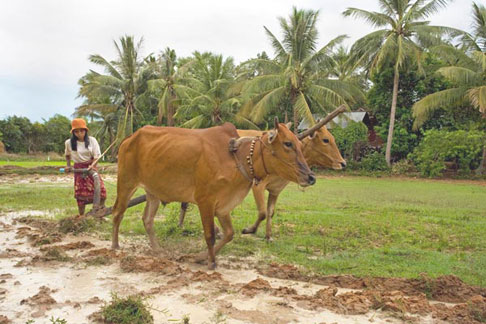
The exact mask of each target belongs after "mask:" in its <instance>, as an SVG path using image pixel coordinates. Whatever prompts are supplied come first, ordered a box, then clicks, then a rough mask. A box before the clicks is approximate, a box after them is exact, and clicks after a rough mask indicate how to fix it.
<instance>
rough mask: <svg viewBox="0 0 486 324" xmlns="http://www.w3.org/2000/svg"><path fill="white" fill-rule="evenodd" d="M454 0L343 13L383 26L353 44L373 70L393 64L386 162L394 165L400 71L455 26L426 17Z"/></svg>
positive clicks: (397, 1)
mask: <svg viewBox="0 0 486 324" xmlns="http://www.w3.org/2000/svg"><path fill="white" fill-rule="evenodd" d="M448 2H450V0H378V3H379V5H380V12H373V11H367V10H363V9H358V8H347V9H346V10H345V11H344V12H343V15H344V16H346V17H348V16H353V17H355V18H361V19H364V20H365V21H366V22H368V23H369V24H371V25H372V26H373V27H376V28H380V29H379V30H377V31H374V32H372V33H370V34H368V35H366V36H364V37H362V38H361V39H359V40H358V41H356V43H355V44H354V45H353V46H352V48H351V51H352V52H353V55H356V56H358V57H359V58H360V60H361V61H362V62H363V64H364V65H365V66H367V69H368V71H369V72H370V73H374V72H378V71H380V70H381V69H382V68H384V67H387V66H390V65H393V67H394V79H393V93H392V103H391V109H390V125H389V129H388V138H387V143H386V152H385V157H386V162H387V163H388V165H389V166H390V165H391V144H392V140H393V129H394V125H395V112H396V106H397V97H398V87H399V80H400V71H401V69H402V68H403V67H404V65H405V62H406V60H407V59H408V58H413V59H414V60H416V62H417V63H418V65H419V70H420V60H421V57H422V52H423V49H424V47H426V46H430V45H432V44H436V43H438V42H439V41H440V37H441V35H442V34H443V33H444V32H448V31H452V29H450V28H447V27H442V26H431V25H429V22H428V21H426V20H424V19H426V18H428V17H429V16H430V15H432V14H434V13H436V12H437V11H438V10H439V9H441V8H443V7H445V6H446V5H447V3H448Z"/></svg>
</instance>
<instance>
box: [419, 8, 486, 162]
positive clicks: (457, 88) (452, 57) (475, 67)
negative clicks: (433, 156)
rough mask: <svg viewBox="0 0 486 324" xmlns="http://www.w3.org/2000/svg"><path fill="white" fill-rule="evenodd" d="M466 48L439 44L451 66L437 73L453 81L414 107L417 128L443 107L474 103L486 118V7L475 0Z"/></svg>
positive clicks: (484, 157)
mask: <svg viewBox="0 0 486 324" xmlns="http://www.w3.org/2000/svg"><path fill="white" fill-rule="evenodd" d="M463 41H464V45H465V46H464V48H465V49H466V51H467V52H466V53H464V52H463V51H462V49H457V48H455V47H452V46H440V47H437V48H436V51H437V52H439V53H440V54H442V56H443V57H444V59H446V60H448V61H449V63H451V66H447V67H443V68H441V69H439V70H438V71H437V72H438V73H440V74H441V75H443V76H444V77H445V78H446V79H448V80H450V82H451V83H452V84H453V86H452V87H451V88H449V89H446V90H442V91H439V92H436V93H433V94H431V95H428V96H427V97H425V98H423V99H422V100H420V101H419V102H417V103H416V104H415V105H414V106H413V115H414V117H415V124H414V127H415V128H419V127H420V126H422V124H423V123H424V122H425V121H426V120H428V119H429V118H430V116H431V115H432V114H433V112H434V111H435V110H437V109H440V108H444V107H455V108H462V107H467V106H472V107H474V108H475V109H477V110H478V111H479V112H480V113H481V115H482V117H483V119H486V7H484V6H483V5H477V4H475V3H473V34H469V33H464V34H463ZM479 170H480V171H481V172H484V171H485V170H486V144H485V145H484V148H483V155H482V160H481V165H480V167H479Z"/></svg>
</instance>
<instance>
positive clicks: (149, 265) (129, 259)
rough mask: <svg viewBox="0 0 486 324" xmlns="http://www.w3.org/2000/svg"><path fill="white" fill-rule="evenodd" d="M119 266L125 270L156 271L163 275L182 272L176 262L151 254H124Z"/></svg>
mask: <svg viewBox="0 0 486 324" xmlns="http://www.w3.org/2000/svg"><path fill="white" fill-rule="evenodd" d="M120 268H121V269H122V270H123V271H125V272H158V273H162V274H165V275H177V274H180V273H181V272H183V269H182V268H181V267H180V266H179V265H178V264H176V263H174V262H172V261H170V260H167V259H164V258H157V257H151V256H131V255H130V256H126V257H124V258H123V259H121V261H120Z"/></svg>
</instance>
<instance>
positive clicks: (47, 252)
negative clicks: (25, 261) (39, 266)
mask: <svg viewBox="0 0 486 324" xmlns="http://www.w3.org/2000/svg"><path fill="white" fill-rule="evenodd" d="M70 260H72V258H71V257H70V256H68V255H67V254H66V252H65V251H64V250H62V249H60V248H58V247H57V246H52V247H48V248H46V249H44V250H43V255H41V256H35V257H33V258H32V263H34V264H35V263H36V262H39V261H47V262H49V261H60V262H66V261H70Z"/></svg>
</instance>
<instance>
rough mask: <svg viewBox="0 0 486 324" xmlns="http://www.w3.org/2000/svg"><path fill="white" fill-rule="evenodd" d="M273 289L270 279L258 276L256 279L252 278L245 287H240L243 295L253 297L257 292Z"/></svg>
mask: <svg viewBox="0 0 486 324" xmlns="http://www.w3.org/2000/svg"><path fill="white" fill-rule="evenodd" d="M271 290H272V286H271V285H270V283H269V282H268V281H266V280H264V279H262V278H257V279H255V280H252V281H250V282H249V283H247V284H245V285H243V287H241V289H240V292H241V293H242V294H243V295H246V296H249V297H253V296H255V295H256V294H258V293H260V292H262V291H264V292H267V291H271Z"/></svg>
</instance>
